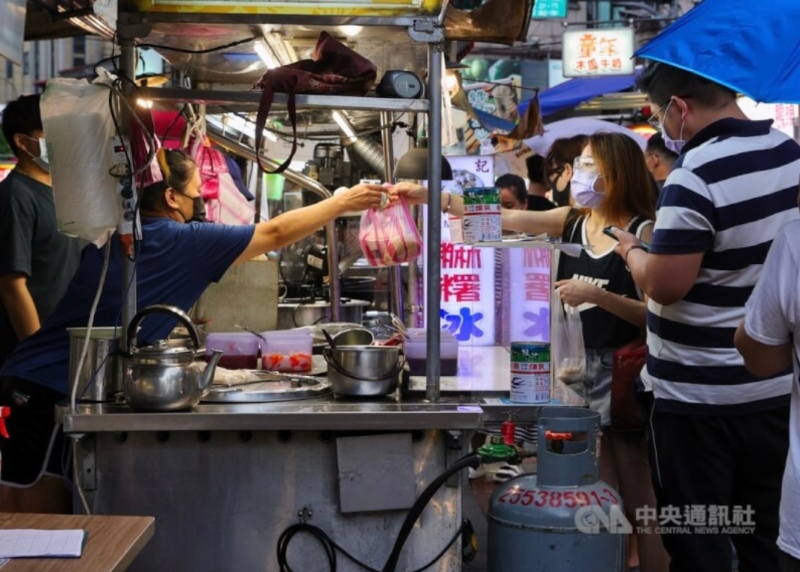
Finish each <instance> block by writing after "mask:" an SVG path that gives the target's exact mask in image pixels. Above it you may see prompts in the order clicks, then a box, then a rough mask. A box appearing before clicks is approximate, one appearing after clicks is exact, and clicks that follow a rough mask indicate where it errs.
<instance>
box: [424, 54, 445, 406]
mask: <svg viewBox="0 0 800 572" xmlns="http://www.w3.org/2000/svg"><path fill="white" fill-rule="evenodd" d="M443 49H444V45H443V44H431V45H429V46H428V97H429V100H430V111H429V112H428V189H429V190H430V193H429V197H430V198H429V199H428V232H427V237H426V240H427V245H426V250H425V253H426V258H425V263H426V266H427V268H426V272H425V279H426V280H427V281H428V292H427V299H426V300H425V315H426V317H427V320H426V322H427V325H428V329H427V332H426V335H427V343H428V360H427V362H426V367H425V375H426V381H425V397H426V398H427V399H428V400H429V401H439V389H440V386H439V376H440V374H441V371H442V364H441V362H440V357H441V352H440V347H439V340H440V338H441V329H440V327H439V324H440V323H441V318H440V317H439V310H440V308H441V293H440V291H439V287H440V282H441V276H442V266H441V259H442V258H441V250H442V196H441V189H442V67H443V62H442V50H443Z"/></svg>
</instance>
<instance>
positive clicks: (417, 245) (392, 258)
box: [358, 199, 422, 266]
mask: <svg viewBox="0 0 800 572" xmlns="http://www.w3.org/2000/svg"><path fill="white" fill-rule="evenodd" d="M358 240H359V242H360V243H361V251H362V252H363V253H364V256H366V257H367V261H368V262H369V264H370V265H371V266H393V265H396V264H402V263H403V262H409V261H411V260H414V259H415V258H417V257H418V256H419V255H420V254H421V253H422V238H421V237H420V235H419V231H418V230H417V225H416V224H414V217H413V216H411V210H409V208H408V205H407V204H406V202H405V201H404V200H403V199H400V200H399V201H398V202H396V203H393V204H391V205H389V206H387V207H386V208H384V209H382V210H380V209H370V210H368V211H366V212H365V213H364V214H363V215H362V216H361V229H360V230H359V233H358Z"/></svg>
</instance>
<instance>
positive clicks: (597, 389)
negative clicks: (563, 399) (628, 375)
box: [567, 348, 614, 427]
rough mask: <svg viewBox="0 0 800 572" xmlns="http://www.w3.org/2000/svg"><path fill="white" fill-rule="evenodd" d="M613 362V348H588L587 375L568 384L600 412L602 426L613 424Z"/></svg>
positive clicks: (594, 409)
mask: <svg viewBox="0 0 800 572" xmlns="http://www.w3.org/2000/svg"><path fill="white" fill-rule="evenodd" d="M613 363H614V350H613V349H610V348H609V349H600V350H594V349H589V348H586V377H585V378H584V379H582V380H578V381H574V382H571V383H568V384H567V386H568V387H569V388H570V389H571V390H572V391H574V392H575V393H577V394H578V395H580V396H581V397H582V398H583V399H585V400H586V402H587V403H588V404H589V408H590V409H591V410H592V411H597V412H598V413H599V414H600V424H601V426H602V427H609V426H610V425H611V367H612V365H613Z"/></svg>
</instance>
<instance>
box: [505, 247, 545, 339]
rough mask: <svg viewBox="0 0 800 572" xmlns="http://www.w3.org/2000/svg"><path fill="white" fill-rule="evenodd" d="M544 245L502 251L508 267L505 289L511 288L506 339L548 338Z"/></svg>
mask: <svg viewBox="0 0 800 572" xmlns="http://www.w3.org/2000/svg"><path fill="white" fill-rule="evenodd" d="M551 254H552V252H551V251H550V250H549V249H546V248H512V249H509V250H508V251H507V252H505V253H504V259H503V262H504V264H507V265H508V267H509V268H510V272H508V273H504V274H505V275H506V276H507V280H508V287H507V288H505V290H506V292H513V293H514V294H513V295H512V299H511V300H509V301H508V302H509V303H510V306H511V308H510V311H509V312H508V314H507V316H508V320H507V321H508V336H509V338H508V341H509V342H549V341H550V296H551V293H552V289H551V288H550V257H551Z"/></svg>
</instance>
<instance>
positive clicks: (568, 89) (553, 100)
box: [519, 75, 636, 117]
mask: <svg viewBox="0 0 800 572" xmlns="http://www.w3.org/2000/svg"><path fill="white" fill-rule="evenodd" d="M635 85H636V78H635V76H632V75H624V76H609V77H593V78H575V79H570V80H567V81H565V82H564V83H560V84H558V85H557V86H555V87H551V88H550V89H545V90H543V91H542V92H541V93H540V94H539V101H540V102H541V105H542V116H543V117H547V116H548V115H552V114H553V113H556V112H558V111H562V110H564V109H570V108H573V107H576V106H578V105H580V104H581V103H583V102H585V101H589V100H591V99H594V98H595V97H598V96H600V95H604V94H606V93H617V92H620V91H625V90H626V89H631V88H632V87H634V86H635ZM529 102H530V99H528V100H526V101H523V102H522V103H521V104H520V105H519V113H520V115H522V114H523V113H525V110H526V109H527V108H528V103H529Z"/></svg>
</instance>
